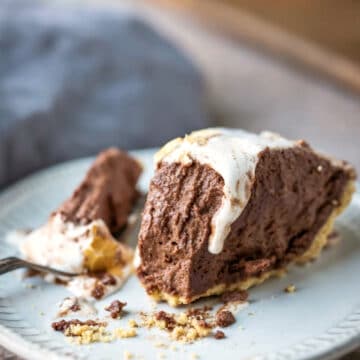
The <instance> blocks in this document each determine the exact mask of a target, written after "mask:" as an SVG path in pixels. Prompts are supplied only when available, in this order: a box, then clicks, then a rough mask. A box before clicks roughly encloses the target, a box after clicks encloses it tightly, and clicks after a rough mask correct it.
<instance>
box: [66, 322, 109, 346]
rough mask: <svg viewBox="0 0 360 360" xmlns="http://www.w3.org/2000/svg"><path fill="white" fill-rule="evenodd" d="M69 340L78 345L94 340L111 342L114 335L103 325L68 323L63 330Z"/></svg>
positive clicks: (93, 341)
mask: <svg viewBox="0 0 360 360" xmlns="http://www.w3.org/2000/svg"><path fill="white" fill-rule="evenodd" d="M64 335H65V336H66V337H69V338H70V341H71V342H74V343H76V344H79V345H85V344H91V343H95V342H105V343H107V342H111V341H113V340H114V337H113V336H112V334H111V333H109V332H107V331H106V329H105V327H104V326H99V325H95V326H94V325H70V326H69V327H68V328H67V329H66V330H65V332H64Z"/></svg>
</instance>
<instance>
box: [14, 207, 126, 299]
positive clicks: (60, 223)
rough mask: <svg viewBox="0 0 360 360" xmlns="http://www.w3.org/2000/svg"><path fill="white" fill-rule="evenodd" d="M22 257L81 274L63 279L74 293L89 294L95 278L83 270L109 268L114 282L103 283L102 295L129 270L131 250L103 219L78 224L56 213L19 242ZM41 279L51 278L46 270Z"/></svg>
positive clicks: (94, 270) (104, 270)
mask: <svg viewBox="0 0 360 360" xmlns="http://www.w3.org/2000/svg"><path fill="white" fill-rule="evenodd" d="M20 251H21V252H22V254H23V256H24V258H26V259H27V260H29V261H32V262H34V263H37V264H40V265H45V266H50V267H52V268H55V269H58V270H62V271H67V272H72V273H79V274H84V275H80V276H76V277H74V278H71V279H70V280H68V281H67V287H68V288H69V290H70V291H72V292H73V293H74V294H75V295H77V296H84V297H86V298H87V297H91V292H92V290H93V289H94V287H95V286H96V285H97V283H98V281H97V279H96V278H94V277H91V276H88V275H87V274H86V273H87V272H90V273H96V272H109V273H111V274H112V276H113V277H114V279H115V281H114V284H111V285H106V286H105V287H104V296H106V295H108V294H109V293H111V292H114V291H115V290H116V289H118V288H120V287H121V285H122V284H123V283H124V281H125V280H126V278H127V277H128V276H129V275H130V273H131V262H132V258H133V251H132V250H131V249H130V248H129V247H127V246H126V245H123V244H120V243H118V242H117V241H116V240H115V239H114V238H113V237H112V235H111V233H110V232H109V230H108V227H107V226H106V224H105V223H104V221H103V220H95V221H92V222H91V223H90V224H87V225H78V224H74V223H72V222H66V221H64V220H63V218H62V217H61V215H60V214H56V215H55V216H52V217H50V219H49V221H48V222H47V223H46V224H45V225H43V226H41V227H40V228H38V229H36V230H34V231H32V232H31V233H30V234H29V235H27V236H26V237H25V239H24V241H23V242H22V244H21V245H20ZM45 279H47V280H49V281H53V280H55V279H54V276H53V275H51V274H47V275H46V276H45Z"/></svg>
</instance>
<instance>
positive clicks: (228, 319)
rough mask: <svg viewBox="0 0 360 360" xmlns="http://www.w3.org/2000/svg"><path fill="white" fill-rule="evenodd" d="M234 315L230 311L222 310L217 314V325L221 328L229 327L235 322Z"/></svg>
mask: <svg viewBox="0 0 360 360" xmlns="http://www.w3.org/2000/svg"><path fill="white" fill-rule="evenodd" d="M235 321H236V320H235V317H234V315H233V314H232V313H231V312H230V311H228V310H222V311H220V312H218V313H217V314H216V325H217V326H220V327H227V326H230V325H232V324H233V323H234V322H235Z"/></svg>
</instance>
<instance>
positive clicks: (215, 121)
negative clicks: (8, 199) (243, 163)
mask: <svg viewBox="0 0 360 360" xmlns="http://www.w3.org/2000/svg"><path fill="white" fill-rule="evenodd" d="M359 100H360V2H359V1H354V0H343V1H336V0H313V1H310V0H297V1H286V0H278V1H276V2H275V1H271V2H270V1H265V0H251V1H250V0H222V1H215V0H181V1H179V0H178V1H176V0H147V1H145V0H132V1H126V0H92V1H90V0H77V1H75V0H72V1H70V0H62V1H55V0H54V1H51V0H0V188H1V187H5V186H6V185H9V184H11V183H13V182H15V181H17V180H19V179H21V178H22V177H23V176H25V175H27V174H30V173H32V172H34V171H36V170H39V169H42V168H45V167H47V166H50V165H52V164H56V163H59V162H62V161H65V160H69V159H74V158H78V157H81V156H88V155H94V154H96V153H97V152H98V151H100V150H101V149H103V148H105V147H108V146H113V145H115V146H119V147H121V148H125V149H139V148H146V147H158V146H161V145H162V144H163V143H164V142H165V141H167V140H169V139H171V138H172V137H176V136H182V135H184V134H185V133H186V132H190V131H191V130H194V129H199V128H203V127H207V126H231V127H241V128H245V129H248V130H251V131H256V132H258V131H261V130H265V129H266V130H271V131H275V132H279V133H281V134H282V135H284V136H287V137H290V138H294V139H298V138H304V139H306V140H308V141H309V142H310V143H311V144H312V145H313V146H314V147H315V148H317V149H319V150H321V151H324V152H327V153H329V154H333V155H334V156H336V157H339V158H342V159H346V160H348V161H350V162H352V163H353V164H354V165H355V166H356V168H357V169H358V171H359V170H360V156H359V155H360V151H359V139H360V101H359ZM0 358H1V359H14V358H15V357H14V356H13V355H11V354H9V353H8V352H7V351H6V350H4V349H2V348H0ZM355 358H359V354H358V355H356V354H351V355H349V357H347V359H355Z"/></svg>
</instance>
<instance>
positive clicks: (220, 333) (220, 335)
mask: <svg viewBox="0 0 360 360" xmlns="http://www.w3.org/2000/svg"><path fill="white" fill-rule="evenodd" d="M214 338H215V339H216V340H221V339H224V338H225V334H224V332H223V331H221V330H217V331H216V333H215V335H214Z"/></svg>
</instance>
